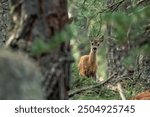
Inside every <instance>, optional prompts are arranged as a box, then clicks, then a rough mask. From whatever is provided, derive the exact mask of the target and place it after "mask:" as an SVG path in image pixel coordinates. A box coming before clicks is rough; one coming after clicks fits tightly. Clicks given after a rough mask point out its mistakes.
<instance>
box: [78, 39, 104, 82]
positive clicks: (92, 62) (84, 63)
mask: <svg viewBox="0 0 150 117" xmlns="http://www.w3.org/2000/svg"><path fill="white" fill-rule="evenodd" d="M103 40H104V36H102V37H101V38H100V39H92V40H90V44H91V51H90V53H89V55H84V56H81V57H80V61H79V64H78V68H79V75H80V76H86V77H92V78H94V79H95V80H96V71H97V61H96V53H97V50H98V47H99V45H100V44H101V42H103Z"/></svg>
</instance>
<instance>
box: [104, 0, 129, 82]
mask: <svg viewBox="0 0 150 117" xmlns="http://www.w3.org/2000/svg"><path fill="white" fill-rule="evenodd" d="M113 3H114V0H108V1H107V5H108V6H111V4H113ZM107 31H108V32H107V35H108V38H107V74H108V77H109V76H111V75H112V74H113V73H114V72H115V73H117V74H118V78H119V76H120V77H121V76H122V75H126V73H127V69H126V68H125V66H123V64H122V62H123V59H124V58H125V57H126V56H127V53H128V51H129V49H130V46H129V42H128V41H127V42H126V43H125V44H122V45H118V44H117V42H116V41H115V40H116V39H114V38H113V31H114V28H113V27H112V26H111V25H107ZM116 81H117V79H116ZM114 83H116V82H114Z"/></svg>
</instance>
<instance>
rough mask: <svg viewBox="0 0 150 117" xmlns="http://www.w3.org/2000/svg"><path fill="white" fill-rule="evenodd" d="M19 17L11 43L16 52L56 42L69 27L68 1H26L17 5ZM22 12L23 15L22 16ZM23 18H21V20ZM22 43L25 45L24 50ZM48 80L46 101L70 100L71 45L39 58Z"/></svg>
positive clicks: (66, 44)
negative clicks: (59, 34)
mask: <svg viewBox="0 0 150 117" xmlns="http://www.w3.org/2000/svg"><path fill="white" fill-rule="evenodd" d="M15 9H19V10H14V13H13V14H14V16H17V19H14V20H16V21H15V23H16V27H14V34H15V35H12V39H11V38H10V39H9V41H8V42H7V46H8V45H11V46H12V47H15V48H23V50H26V51H30V50H28V44H30V43H31V42H33V41H35V40H36V39H41V40H43V41H45V42H47V41H51V42H52V43H53V42H54V41H53V39H52V37H53V36H54V35H55V34H56V33H58V32H60V31H61V30H62V29H63V28H64V27H65V25H66V24H67V23H68V21H69V20H68V11H67V1H66V0H23V1H22V2H20V3H19V2H18V3H17V4H15ZM20 10H21V12H19V11H20ZM18 16H20V17H18ZM20 42H23V43H25V44H23V45H25V47H24V46H23V47H21V45H22V44H21V45H20ZM38 63H39V65H40V66H41V67H42V72H43V74H44V76H45V80H44V81H43V89H44V94H45V97H46V99H68V93H67V90H68V89H69V79H70V43H69V41H68V42H65V41H64V42H61V43H60V44H59V45H58V46H57V48H54V50H51V51H49V52H47V53H45V54H44V55H41V56H40V57H39V58H38Z"/></svg>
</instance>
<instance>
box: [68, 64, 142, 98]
mask: <svg viewBox="0 0 150 117" xmlns="http://www.w3.org/2000/svg"><path fill="white" fill-rule="evenodd" d="M98 84H99V82H96V81H94V80H93V79H92V78H87V77H80V76H79V71H78V68H77V65H76V64H75V63H74V64H72V81H71V91H70V92H72V91H75V90H80V89H82V88H83V87H88V86H93V85H98ZM125 87H126V89H125V90H124V91H125V92H124V93H125V97H126V98H127V99H128V98H130V97H133V96H135V95H136V94H137V93H138V92H140V91H139V90H137V88H133V87H130V84H129V83H127V84H126V86H125ZM70 99H72V100H121V97H120V95H119V92H118V91H117V90H112V89H111V88H108V87H107V86H105V85H104V86H103V85H101V86H99V87H96V88H91V89H88V90H84V91H81V92H79V93H76V94H74V95H72V96H70Z"/></svg>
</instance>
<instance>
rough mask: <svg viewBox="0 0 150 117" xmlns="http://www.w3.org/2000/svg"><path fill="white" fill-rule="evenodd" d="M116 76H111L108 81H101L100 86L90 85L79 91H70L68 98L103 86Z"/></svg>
mask: <svg viewBox="0 0 150 117" xmlns="http://www.w3.org/2000/svg"><path fill="white" fill-rule="evenodd" d="M116 76H117V73H115V74H113V75H111V76H110V77H109V78H108V79H106V80H105V81H102V82H101V83H100V84H97V85H91V86H87V87H83V88H80V89H76V90H74V91H70V92H69V97H72V96H74V95H75V94H78V93H81V92H82V91H85V90H90V89H93V88H97V87H100V86H101V85H104V84H106V83H108V82H109V81H110V80H111V79H112V78H115V77H116Z"/></svg>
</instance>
